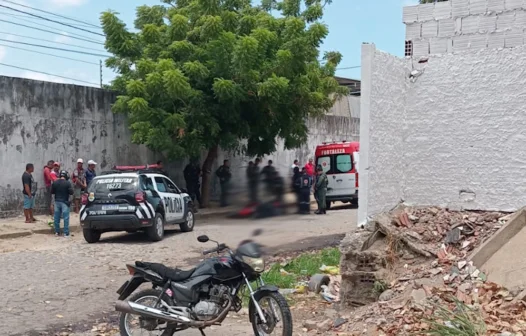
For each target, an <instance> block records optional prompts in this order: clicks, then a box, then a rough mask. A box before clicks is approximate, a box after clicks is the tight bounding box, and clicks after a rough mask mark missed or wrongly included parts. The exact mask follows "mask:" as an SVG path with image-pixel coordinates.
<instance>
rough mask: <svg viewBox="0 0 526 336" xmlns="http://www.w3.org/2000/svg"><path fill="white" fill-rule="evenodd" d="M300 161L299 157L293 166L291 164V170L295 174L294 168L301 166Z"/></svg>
mask: <svg viewBox="0 0 526 336" xmlns="http://www.w3.org/2000/svg"><path fill="white" fill-rule="evenodd" d="M299 163H300V162H299V161H298V159H296V160H294V163H293V164H292V166H290V170H291V171H292V175H294V169H295V168H299Z"/></svg>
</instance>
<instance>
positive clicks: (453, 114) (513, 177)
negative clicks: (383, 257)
mask: <svg viewBox="0 0 526 336" xmlns="http://www.w3.org/2000/svg"><path fill="white" fill-rule="evenodd" d="M370 49H372V50H374V47H371V46H365V47H364V50H363V57H364V58H366V59H369V60H370V62H372V63H373V64H372V66H369V67H367V68H364V69H363V70H362V71H364V73H363V74H362V79H363V83H362V85H363V86H364V87H367V88H368V89H367V90H368V92H369V93H368V94H366V92H367V90H366V89H364V90H363V91H364V92H363V93H364V95H362V114H363V115H364V118H362V120H361V123H362V125H361V130H362V132H361V135H362V138H361V142H362V143H361V146H362V156H363V155H365V153H363V152H364V151H365V149H366V148H368V149H369V150H368V152H369V165H368V166H367V167H368V169H369V174H368V175H369V176H368V181H362V176H364V175H366V176H364V178H367V174H363V175H361V176H360V184H361V186H362V187H363V185H364V184H366V183H368V184H369V185H368V188H369V189H370V191H369V193H368V204H365V207H364V208H363V209H360V212H362V213H363V214H362V219H363V218H364V216H367V215H374V214H376V213H378V211H379V210H383V209H386V208H388V207H390V206H391V205H392V204H393V203H396V202H397V201H399V200H400V199H403V200H404V201H405V202H406V203H409V204H411V205H424V206H429V205H437V206H445V207H450V208H453V209H461V208H464V209H478V210H501V211H514V210H517V209H519V208H521V207H522V206H524V204H526V184H524V183H522V181H524V180H526V146H524V144H525V141H526V135H525V132H524V130H525V129H526V114H525V113H524V112H525V107H524V97H526V76H524V75H523V74H522V69H523V68H524V67H525V66H526V46H521V47H517V48H513V49H500V50H489V49H486V50H482V51H479V52H477V53H461V54H457V55H454V54H452V55H447V56H432V57H430V58H429V61H428V63H427V64H423V65H422V64H419V65H415V67H417V68H420V70H424V72H423V74H422V75H421V76H420V77H418V78H417V79H416V81H414V82H411V81H408V79H407V78H408V76H409V73H410V67H409V66H408V65H409V64H410V61H409V60H396V61H393V60H391V59H392V57H391V56H382V54H380V53H378V52H376V51H375V52H374V54H373V55H374V56H370V54H371V53H372V50H370ZM406 62H407V63H408V64H406ZM363 65H365V63H363ZM393 74H394V75H396V76H401V77H404V76H403V75H404V74H405V78H404V79H399V81H405V83H406V85H407V89H406V91H405V92H404V90H403V89H402V88H400V87H403V85H402V84H399V83H398V82H399V81H396V80H392V79H389V78H392V76H393ZM386 78H387V79H386ZM397 78H398V77H397ZM395 85H396V86H395ZM370 87H371V89H369V88H370ZM400 95H405V102H402V101H401V100H403V99H404V98H401V97H400ZM375 100H376V101H375ZM389 102H391V104H392V107H391V108H389V110H390V113H391V115H390V116H386V108H384V107H382V105H383V104H387V103H389ZM367 105H369V106H368V110H366V109H367ZM367 115H368V117H366V116H367ZM387 117H389V118H391V119H390V120H384V118H387ZM397 120H402V125H401V126H400V123H399V122H397ZM389 121H390V122H389ZM366 130H369V135H368V136H365V131H366ZM400 137H401V138H402V141H401V146H402V148H403V152H402V154H401V155H400V154H399V153H400V151H399V150H398V149H397V148H394V147H395V146H393V145H392V144H393V143H396V144H400V141H399V139H400ZM393 151H394V153H395V154H393ZM366 169H367V168H366ZM373 171H379V172H383V176H386V177H390V178H392V179H400V176H401V185H402V188H401V189H402V190H401V197H400V194H399V190H396V189H394V188H393V187H392V184H393V183H395V181H390V180H389V179H388V180H387V181H386V179H385V178H383V179H379V178H375V177H374V176H373V173H372V172H373ZM360 190H362V188H361V189H360ZM375 190H381V193H382V194H377V193H376V192H375ZM378 203H380V204H381V205H383V208H382V207H380V206H378V205H377V204H378ZM360 208H362V203H360Z"/></svg>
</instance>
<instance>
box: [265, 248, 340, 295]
mask: <svg viewBox="0 0 526 336" xmlns="http://www.w3.org/2000/svg"><path fill="white" fill-rule="evenodd" d="M339 264H340V250H339V249H338V248H327V249H324V250H321V251H318V252H316V253H305V254H302V255H300V256H298V257H297V258H295V259H293V260H291V261H290V262H289V263H288V264H287V265H285V266H281V265H280V264H274V265H272V266H271V267H270V269H269V270H268V271H267V272H265V273H264V274H263V281H265V283H268V284H271V285H275V286H278V287H279V288H294V287H295V286H296V284H297V283H298V282H299V281H301V280H308V278H309V277H311V276H312V275H314V274H316V273H320V267H321V266H322V265H327V266H337V265H339ZM282 268H283V269H284V270H285V271H286V272H287V273H288V274H281V269H282Z"/></svg>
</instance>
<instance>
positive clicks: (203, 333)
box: [199, 328, 206, 336]
mask: <svg viewBox="0 0 526 336" xmlns="http://www.w3.org/2000/svg"><path fill="white" fill-rule="evenodd" d="M199 331H200V332H201V336H206V334H205V332H204V331H203V328H199Z"/></svg>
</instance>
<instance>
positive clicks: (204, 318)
mask: <svg viewBox="0 0 526 336" xmlns="http://www.w3.org/2000/svg"><path fill="white" fill-rule="evenodd" d="M261 232H262V231H261V230H256V231H255V232H254V233H253V236H257V235H259V234H261ZM197 240H198V241H199V242H201V243H206V242H209V241H211V242H214V243H216V245H217V246H216V247H215V248H212V249H209V250H205V251H204V252H203V255H210V254H213V253H217V254H218V256H217V257H211V258H208V259H205V260H204V261H203V262H201V263H200V264H199V265H198V266H197V267H196V268H193V269H190V270H181V269H178V268H175V269H173V268H169V267H166V266H164V265H162V264H158V263H148V262H140V261H136V262H135V265H126V267H127V269H128V271H129V273H130V275H131V276H132V277H131V279H130V280H128V281H126V282H125V283H124V284H123V285H122V286H121V287H120V288H119V290H118V291H117V293H118V294H119V299H118V301H117V302H116V304H115V309H116V310H117V311H119V312H121V314H120V318H119V330H120V334H121V336H134V335H135V334H134V333H132V327H137V326H138V327H139V329H140V330H145V331H147V332H150V333H149V334H150V335H159V336H172V335H173V334H174V333H176V332H179V331H183V330H186V329H189V328H193V329H198V330H199V331H200V333H201V335H202V336H206V335H205V332H204V330H205V329H206V328H207V327H211V326H215V325H221V323H222V322H223V321H224V320H225V318H226V317H227V315H228V313H229V312H230V311H233V312H239V311H240V310H241V309H242V303H243V301H242V295H243V293H245V292H246V290H248V294H249V303H248V317H249V320H250V323H251V324H252V328H253V331H254V334H255V335H257V336H263V335H273V332H275V331H276V333H275V334H274V335H280V336H292V315H291V312H290V308H289V305H288V303H287V301H286V299H285V298H284V297H283V295H281V294H280V293H279V291H278V288H277V287H276V286H272V285H266V284H265V283H264V282H263V279H262V278H261V275H262V273H263V271H264V270H265V261H264V259H263V258H262V251H261V246H260V245H259V244H257V243H255V242H254V241H252V240H245V241H243V242H241V243H240V244H239V246H238V247H237V249H236V250H235V251H233V250H231V249H230V248H229V247H228V246H226V245H225V244H223V243H221V244H220V243H219V242H217V241H214V240H211V239H209V238H208V236H206V235H203V236H199V237H198V238H197ZM147 282H149V283H151V284H152V289H146V290H142V291H140V292H138V293H137V294H135V295H133V296H132V297H131V298H129V299H128V300H126V299H127V298H128V297H129V296H130V295H131V294H132V293H133V292H134V291H135V290H136V289H137V288H138V287H139V286H140V285H142V284H143V283H147ZM125 300H126V301H125ZM147 302H149V303H147ZM266 304H268V305H266ZM136 316H138V322H135V323H130V321H129V320H130V319H131V318H133V317H136ZM280 322H282V324H283V327H282V331H277V330H278V329H277V327H278V324H279V323H280ZM141 332H142V331H141ZM152 332H156V333H152ZM140 335H142V333H141V334H140Z"/></svg>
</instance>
